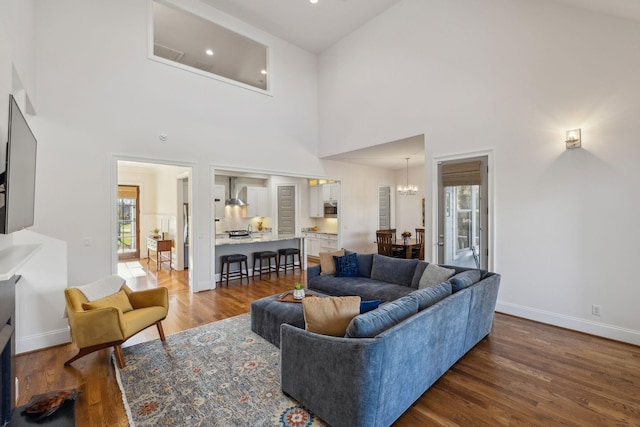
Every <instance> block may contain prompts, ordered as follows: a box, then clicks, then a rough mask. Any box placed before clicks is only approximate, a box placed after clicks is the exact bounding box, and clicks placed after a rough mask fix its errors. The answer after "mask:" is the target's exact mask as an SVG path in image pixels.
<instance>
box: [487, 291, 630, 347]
mask: <svg viewBox="0 0 640 427" xmlns="http://www.w3.org/2000/svg"><path fill="white" fill-rule="evenodd" d="M496 311H497V312H500V313H504V314H510V315H512V316H517V317H522V318H525V319H529V320H534V321H536V322H541V323H547V324H549V325H554V326H559V327H561V328H567V329H572V330H574V331H579V332H584V333H586V334H590V335H596V336H599V337H603V338H608V339H612V340H616V341H622V342H626V343H629V344H634V345H640V331H637V330H633V329H626V328H621V327H619V326H615V325H608V324H606V323H599V322H593V321H591V320H586V319H581V318H579V317H572V316H567V315H564V314H558V313H553V312H550V311H545V310H539V309H537V308H532V307H526V306H523V305H517V304H511V303H506V302H500V301H498V302H497V304H496Z"/></svg>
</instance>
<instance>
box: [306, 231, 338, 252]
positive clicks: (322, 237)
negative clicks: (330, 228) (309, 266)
mask: <svg viewBox="0 0 640 427" xmlns="http://www.w3.org/2000/svg"><path fill="white" fill-rule="evenodd" d="M304 236H305V237H306V239H307V255H310V256H314V257H317V256H319V254H320V252H333V251H336V250H338V236H337V235H336V234H325V233H304Z"/></svg>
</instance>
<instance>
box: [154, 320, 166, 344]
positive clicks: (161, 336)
mask: <svg viewBox="0 0 640 427" xmlns="http://www.w3.org/2000/svg"><path fill="white" fill-rule="evenodd" d="M156 326H157V327H158V334H160V341H164V329H163V328H162V322H158V323H156Z"/></svg>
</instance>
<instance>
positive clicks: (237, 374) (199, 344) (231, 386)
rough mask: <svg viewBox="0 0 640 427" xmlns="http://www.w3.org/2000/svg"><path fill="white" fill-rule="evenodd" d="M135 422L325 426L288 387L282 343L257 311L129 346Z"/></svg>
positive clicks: (127, 378)
mask: <svg viewBox="0 0 640 427" xmlns="http://www.w3.org/2000/svg"><path fill="white" fill-rule="evenodd" d="M123 352H124V357H125V360H126V362H127V366H126V367H125V368H124V369H118V367H117V364H116V363H115V359H114V366H115V369H116V377H117V379H118V384H119V385H120V390H121V391H122V400H123V401H124V406H125V409H126V411H127V415H128V417H129V423H130V425H131V426H137V427H142V426H154V427H155V426H202V427H204V426H207V427H209V426H224V427H228V426H286V427H289V426H291V427H294V426H295V427H307V426H314V427H315V426H324V425H326V424H324V423H322V422H321V421H320V420H319V419H318V418H317V417H316V416H315V415H313V414H312V413H311V412H309V411H308V410H306V409H305V408H303V407H302V406H300V405H299V404H298V403H297V402H296V401H295V400H292V399H290V398H288V397H287V396H285V395H284V394H283V393H282V391H281V390H280V351H279V349H278V348H277V347H275V346H274V345H273V344H271V343H269V342H268V341H266V340H265V339H263V338H262V337H260V336H259V335H257V334H255V333H254V332H252V331H251V327H250V317H249V314H242V315H240V316H236V317H232V318H229V319H225V320H221V321H218V322H213V323H210V324H208V325H204V326H200V327H197V328H194V329H189V330H186V331H183V332H179V333H177V334H174V335H170V336H167V339H166V341H165V342H164V343H162V341H160V340H153V341H149V342H144V343H141V344H136V345H133V346H131V347H125V348H123Z"/></svg>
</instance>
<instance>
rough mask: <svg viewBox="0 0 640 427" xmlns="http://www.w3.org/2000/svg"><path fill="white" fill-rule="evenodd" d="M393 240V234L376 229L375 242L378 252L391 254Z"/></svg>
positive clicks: (386, 254) (385, 254)
mask: <svg viewBox="0 0 640 427" xmlns="http://www.w3.org/2000/svg"><path fill="white" fill-rule="evenodd" d="M394 240H395V238H394V235H393V234H391V233H390V232H388V230H378V231H376V242H377V244H378V253H379V254H380V255H384V256H389V257H390V256H392V255H391V252H392V245H393V241H394Z"/></svg>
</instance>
